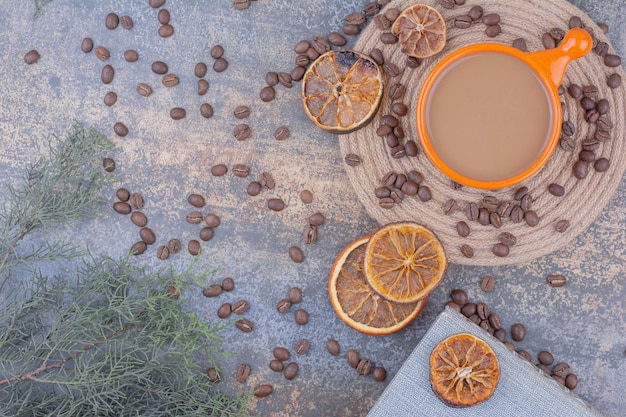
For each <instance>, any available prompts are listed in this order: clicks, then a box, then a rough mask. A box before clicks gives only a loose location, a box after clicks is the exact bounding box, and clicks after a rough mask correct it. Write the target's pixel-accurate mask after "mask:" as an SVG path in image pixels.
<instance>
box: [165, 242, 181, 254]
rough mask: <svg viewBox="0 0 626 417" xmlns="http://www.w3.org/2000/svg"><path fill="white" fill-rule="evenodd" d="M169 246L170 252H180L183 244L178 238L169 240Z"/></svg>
mask: <svg viewBox="0 0 626 417" xmlns="http://www.w3.org/2000/svg"><path fill="white" fill-rule="evenodd" d="M167 248H168V249H169V251H170V253H178V252H180V251H181V249H182V244H181V243H180V240H178V239H170V241H169V242H167Z"/></svg>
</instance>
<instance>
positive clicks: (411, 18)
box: [391, 4, 446, 58]
mask: <svg viewBox="0 0 626 417" xmlns="http://www.w3.org/2000/svg"><path fill="white" fill-rule="evenodd" d="M391 33H393V34H394V35H396V36H397V37H398V38H399V40H400V47H401V48H402V52H404V53H405V54H407V55H410V56H414V57H416V58H428V57H429V56H433V55H435V54H436V53H437V52H439V51H441V50H442V49H443V47H444V46H445V45H446V22H445V21H444V20H443V17H441V14H439V12H438V11H437V10H435V9H433V8H432V7H430V6H427V5H425V4H416V5H415V6H411V7H408V8H406V9H404V10H403V11H402V13H400V16H398V18H397V19H396V20H395V22H394V23H393V25H392V26H391Z"/></svg>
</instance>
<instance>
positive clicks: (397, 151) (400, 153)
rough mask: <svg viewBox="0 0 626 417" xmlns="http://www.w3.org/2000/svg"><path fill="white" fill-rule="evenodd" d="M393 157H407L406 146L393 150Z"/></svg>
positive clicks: (399, 146) (395, 147) (396, 147)
mask: <svg viewBox="0 0 626 417" xmlns="http://www.w3.org/2000/svg"><path fill="white" fill-rule="evenodd" d="M390 153H391V157H392V158H394V159H400V158H404V157H405V156H406V151H405V150H404V146H402V145H397V146H394V147H393V148H391V151H390Z"/></svg>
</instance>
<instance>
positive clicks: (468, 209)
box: [465, 203, 479, 220]
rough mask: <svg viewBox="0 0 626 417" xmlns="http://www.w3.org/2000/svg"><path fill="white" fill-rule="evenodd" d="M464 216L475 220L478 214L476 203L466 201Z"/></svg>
mask: <svg viewBox="0 0 626 417" xmlns="http://www.w3.org/2000/svg"><path fill="white" fill-rule="evenodd" d="M465 216H466V217H467V218H468V219H469V220H477V219H478V216H479V209H478V204H476V203H468V204H467V206H465Z"/></svg>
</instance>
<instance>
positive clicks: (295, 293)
mask: <svg viewBox="0 0 626 417" xmlns="http://www.w3.org/2000/svg"><path fill="white" fill-rule="evenodd" d="M289 301H290V302H291V303H292V304H298V303H299V302H301V301H302V290H301V289H300V288H298V287H292V288H290V289H289Z"/></svg>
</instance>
